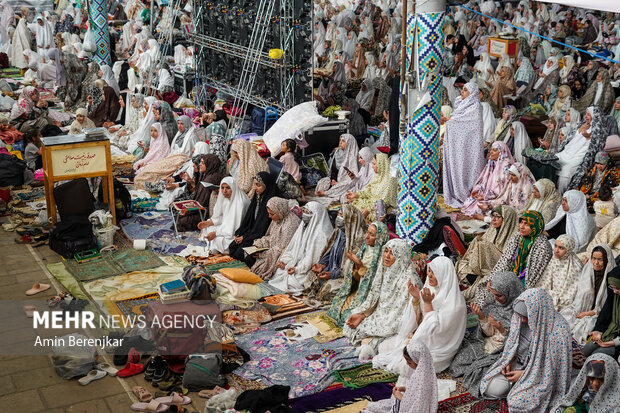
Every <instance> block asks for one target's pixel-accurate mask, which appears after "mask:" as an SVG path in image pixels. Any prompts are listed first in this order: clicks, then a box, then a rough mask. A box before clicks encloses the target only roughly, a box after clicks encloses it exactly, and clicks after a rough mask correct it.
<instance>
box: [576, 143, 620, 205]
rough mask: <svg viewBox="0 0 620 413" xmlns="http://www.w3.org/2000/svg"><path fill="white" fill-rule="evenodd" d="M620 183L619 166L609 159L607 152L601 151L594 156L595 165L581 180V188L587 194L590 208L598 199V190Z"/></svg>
mask: <svg viewBox="0 0 620 413" xmlns="http://www.w3.org/2000/svg"><path fill="white" fill-rule="evenodd" d="M618 184H620V173H619V171H618V168H616V166H615V165H614V164H613V162H611V161H610V160H609V155H608V154H607V152H604V151H601V152H599V153H597V154H596V156H595V157H594V166H593V167H592V169H591V170H590V171H588V172H587V173H586V175H585V176H584V177H583V180H582V181H581V187H580V188H579V190H580V191H581V192H583V193H584V194H585V196H586V201H587V203H588V209H589V210H592V206H593V205H594V203H595V202H596V201H598V199H599V196H598V191H599V189H601V187H603V186H606V187H608V188H615V187H616V186H618Z"/></svg>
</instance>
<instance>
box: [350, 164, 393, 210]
mask: <svg viewBox="0 0 620 413" xmlns="http://www.w3.org/2000/svg"><path fill="white" fill-rule="evenodd" d="M371 165H372V168H373V170H374V171H375V176H374V177H373V178H372V180H371V181H370V183H369V184H368V185H367V186H366V188H364V189H363V190H361V191H360V192H357V193H353V192H351V191H348V192H347V202H349V203H352V204H353V206H354V207H356V208H358V209H359V210H360V211H362V213H363V214H364V215H365V216H366V219H367V220H369V221H372V220H374V219H381V218H382V217H376V216H375V215H376V213H375V208H374V206H375V203H376V202H377V200H379V199H382V200H383V202H385V207H386V210H387V211H388V212H389V210H390V209H392V208H396V206H397V202H396V194H397V192H398V181H397V180H396V178H394V177H393V176H392V175H391V173H390V160H389V159H388V157H387V155H386V154H384V153H378V154H377V155H375V158H374V159H373V161H372V163H371Z"/></svg>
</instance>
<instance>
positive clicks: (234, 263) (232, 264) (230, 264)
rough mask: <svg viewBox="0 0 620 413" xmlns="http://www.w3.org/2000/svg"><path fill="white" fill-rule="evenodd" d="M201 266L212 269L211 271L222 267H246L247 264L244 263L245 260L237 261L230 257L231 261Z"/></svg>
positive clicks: (208, 269)
mask: <svg viewBox="0 0 620 413" xmlns="http://www.w3.org/2000/svg"><path fill="white" fill-rule="evenodd" d="M203 267H204V268H205V270H207V271H213V272H217V271H219V270H221V269H222V268H247V266H246V265H245V262H243V261H237V260H235V259H232V260H231V261H228V262H215V263H213V264H203Z"/></svg>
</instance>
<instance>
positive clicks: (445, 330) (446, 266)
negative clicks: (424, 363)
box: [412, 257, 467, 372]
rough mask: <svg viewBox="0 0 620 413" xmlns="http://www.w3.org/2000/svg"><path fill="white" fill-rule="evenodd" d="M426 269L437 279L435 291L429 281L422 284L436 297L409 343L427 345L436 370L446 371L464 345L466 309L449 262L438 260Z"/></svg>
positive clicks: (442, 258) (454, 272)
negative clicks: (431, 271) (462, 343)
mask: <svg viewBox="0 0 620 413" xmlns="http://www.w3.org/2000/svg"><path fill="white" fill-rule="evenodd" d="M428 266H429V268H430V269H431V270H433V274H434V275H435V278H436V279H437V286H436V287H433V286H431V285H430V284H429V279H428V277H427V279H426V283H425V284H424V287H425V288H429V289H430V290H431V292H433V293H434V294H435V298H434V299H433V311H432V312H430V313H428V314H425V315H424V319H423V320H422V323H421V324H420V326H419V327H418V328H417V330H416V331H415V333H414V334H413V338H412V340H417V341H420V342H421V343H424V344H426V346H427V347H428V348H429V350H430V351H431V354H432V355H433V361H434V363H435V370H437V371H439V372H441V371H443V370H445V369H446V368H448V366H449V365H450V363H451V362H452V358H453V357H454V355H455V354H456V352H457V351H458V349H459V347H460V345H461V341H463V337H464V336H465V327H466V326H467V307H466V304H465V299H464V298H463V294H461V290H460V289H459V281H458V277H457V275H456V270H455V269H454V264H452V261H451V260H450V259H449V258H448V257H437V258H435V259H434V260H433V261H431V262H430V263H429V264H428ZM420 299H421V297H420ZM423 309H424V307H423V306H422V310H423Z"/></svg>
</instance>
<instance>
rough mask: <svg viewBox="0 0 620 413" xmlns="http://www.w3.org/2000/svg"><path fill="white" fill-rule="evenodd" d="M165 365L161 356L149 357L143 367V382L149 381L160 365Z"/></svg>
mask: <svg viewBox="0 0 620 413" xmlns="http://www.w3.org/2000/svg"><path fill="white" fill-rule="evenodd" d="M162 364H166V362H165V361H164V359H163V358H161V356H154V357H151V358H150V360H149V361H148V362H147V363H146V365H145V367H144V380H146V381H151V380H153V376H154V375H155V371H156V370H158V368H159V367H160V366H161V365H162Z"/></svg>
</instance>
